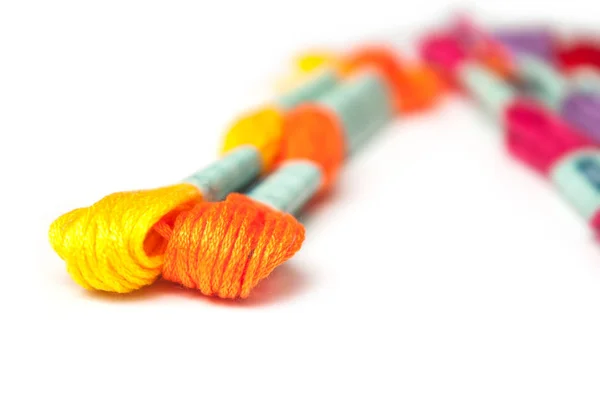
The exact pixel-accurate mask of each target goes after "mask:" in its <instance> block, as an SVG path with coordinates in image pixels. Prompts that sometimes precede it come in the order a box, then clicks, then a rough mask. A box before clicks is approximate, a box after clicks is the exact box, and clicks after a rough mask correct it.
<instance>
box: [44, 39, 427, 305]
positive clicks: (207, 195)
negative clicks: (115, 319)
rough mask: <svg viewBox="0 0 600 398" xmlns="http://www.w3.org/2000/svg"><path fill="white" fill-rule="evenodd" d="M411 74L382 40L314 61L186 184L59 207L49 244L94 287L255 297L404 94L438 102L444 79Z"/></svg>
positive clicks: (237, 128) (239, 126)
mask: <svg viewBox="0 0 600 398" xmlns="http://www.w3.org/2000/svg"><path fill="white" fill-rule="evenodd" d="M412 72H413V74H412V75H407V74H405V72H404V69H403V66H402V65H401V63H400V62H399V61H398V59H397V58H396V56H395V55H394V54H392V53H391V52H390V51H389V50H387V49H385V48H379V47H376V46H367V47H365V48H363V49H360V50H358V51H355V52H353V53H351V54H349V56H348V58H347V62H344V66H343V68H336V67H332V66H326V67H322V68H318V70H314V71H312V74H311V76H310V77H309V78H307V79H304V81H303V83H302V84H299V85H297V86H296V87H295V88H294V89H293V90H291V91H289V92H287V93H285V94H284V95H282V96H280V97H279V98H277V99H276V100H275V101H274V102H273V104H270V105H266V106H264V107H262V108H260V109H258V110H257V111H253V112H250V113H248V114H247V115H243V116H242V117H241V118H240V119H239V120H238V121H237V122H236V123H235V124H234V125H233V127H232V128H231V129H230V130H229V132H228V133H227V135H226V136H225V139H224V144H223V148H222V153H223V157H222V158H221V159H220V160H218V161H216V162H214V163H213V164H212V165H210V166H208V167H207V168H205V169H203V170H200V171H199V172H197V173H195V174H193V175H191V176H189V177H188V178H186V179H185V180H184V181H183V182H182V183H180V184H176V185H173V186H169V187H164V188H159V189H154V190H145V191H135V192H122V193H116V194H112V195H109V196H107V197H105V198H104V199H102V200H100V201H99V202H98V203H96V204H94V205H93V206H91V207H89V208H82V209H76V210H74V211H72V212H70V213H67V214H65V215H63V216H62V217H60V218H58V219H57V220H56V221H55V222H54V223H53V224H52V226H51V227H50V241H51V243H52V246H53V247H54V249H55V251H56V252H57V253H58V254H59V255H60V257H61V258H63V259H64V260H65V261H66V263H67V270H68V272H69V274H70V275H71V276H72V278H73V279H74V280H75V281H76V282H77V283H78V284H80V285H81V286H83V287H84V288H86V289H93V290H103V291H108V292H117V293H127V292H131V291H134V290H137V289H140V288H142V287H144V286H146V285H149V284H152V283H153V282H154V281H155V280H156V279H157V278H158V277H160V276H162V277H163V278H164V279H166V280H169V281H172V282H176V283H178V284H181V285H183V286H185V287H188V288H193V289H197V290H199V291H200V292H202V293H203V294H205V295H209V296H218V297H221V298H245V297H248V295H249V294H250V292H251V291H252V289H253V288H254V287H255V286H256V285H257V284H258V283H259V282H260V281H261V280H262V279H264V278H266V277H267V276H268V275H269V274H270V273H271V271H272V270H273V269H274V268H275V267H277V266H278V265H280V264H282V263H284V262H285V261H286V260H287V259H289V258H290V257H291V256H293V255H294V253H296V251H298V250H299V249H300V247H301V245H302V242H303V240H304V233H305V231H304V227H303V226H302V225H301V224H300V223H299V222H298V221H297V220H296V219H295V218H294V217H293V214H295V213H296V212H297V211H299V210H300V209H301V208H302V207H303V206H304V205H305V204H306V203H307V202H308V201H309V200H310V199H312V198H313V197H314V196H315V194H316V193H317V192H325V191H326V189H327V188H328V187H329V186H330V185H331V184H332V183H333V182H334V181H335V179H336V177H337V174H338V172H339V169H340V167H341V166H342V163H343V162H344V161H345V159H346V158H347V157H348V156H350V155H351V154H352V153H354V151H356V150H358V148H359V147H360V146H361V145H362V144H363V142H364V141H366V140H367V139H368V138H369V137H370V136H371V135H372V134H373V133H374V132H376V131H377V130H379V129H380V128H381V127H382V126H383V125H384V124H385V123H387V122H388V121H389V120H391V118H392V116H393V114H394V113H395V112H396V111H397V110H398V109H397V108H399V107H402V106H404V104H406V100H407V99H409V98H408V96H410V95H413V96H415V97H418V98H419V100H418V101H419V106H420V107H424V106H428V105H429V104H430V103H432V100H431V99H432V98H433V97H435V96H436V95H437V90H438V86H437V85H435V84H433V85H432V83H431V81H427V84H428V85H427V90H420V88H421V87H420V84H422V83H423V82H424V81H425V80H424V79H423V76H422V75H421V74H419V73H418V69H413V70H412ZM415 76H416V77H418V82H417V83H414V82H412V81H411V79H412V78H413V77H415ZM429 77H430V78H431V76H429ZM432 87H433V88H432ZM422 91H425V94H423V92H422ZM399 104H402V105H399ZM257 181H258V184H257V185H256V186H255V187H254V188H253V189H252V190H251V191H250V192H248V193H247V195H242V194H240V193H236V192H242V191H243V190H244V189H246V188H247V187H248V186H249V185H250V184H251V183H253V182H257Z"/></svg>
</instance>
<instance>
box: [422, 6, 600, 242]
mask: <svg viewBox="0 0 600 398" xmlns="http://www.w3.org/2000/svg"><path fill="white" fill-rule="evenodd" d="M419 47H420V50H421V53H422V57H423V58H424V59H427V60H428V62H430V64H431V65H436V67H437V68H438V69H439V71H440V73H444V75H446V76H447V77H448V78H449V79H450V80H451V81H452V82H453V83H454V84H455V85H456V86H457V87H459V88H461V89H463V90H464V92H465V93H467V94H468V95H469V96H470V97H472V98H473V99H474V100H475V101H476V102H477V103H478V105H480V107H481V109H482V110H484V111H485V113H486V114H487V115H488V116H491V118H490V119H491V121H492V122H493V123H494V124H496V125H497V127H499V128H498V131H499V132H500V133H501V137H502V139H503V141H504V144H505V145H506V148H507V150H508V152H509V153H510V154H511V155H512V156H513V157H514V158H516V159H517V160H518V161H520V162H522V163H524V164H525V165H527V166H529V167H530V168H532V169H534V170H535V171H537V172H538V173H540V174H542V175H543V176H545V177H547V178H548V179H549V180H550V181H551V182H552V184H553V185H554V187H555V188H556V189H557V191H558V192H559V194H561V196H563V198H564V199H566V201H567V202H568V203H569V204H570V205H571V206H572V207H573V208H574V209H575V210H577V212H578V213H579V214H580V215H581V216H583V218H584V219H585V220H586V221H587V222H588V223H589V224H590V226H591V227H592V228H593V229H594V230H595V232H596V233H598V232H600V149H599V147H598V146H599V145H598V144H599V143H600V141H599V140H598V139H599V138H600V137H599V136H598V134H597V131H596V130H594V129H593V128H592V129H589V128H586V127H588V126H589V123H577V122H581V121H583V120H588V121H589V120H594V119H595V120H598V116H599V114H600V106H594V103H593V102H591V103H588V104H587V105H589V107H582V109H580V111H579V112H574V113H572V112H571V111H573V110H571V111H570V110H569V109H567V111H568V112H561V110H560V109H559V108H560V106H557V104H558V103H560V102H565V100H564V99H565V98H567V100H566V102H568V98H569V97H571V96H572V95H574V96H576V97H577V96H579V95H581V94H579V93H578V92H577V91H579V90H580V88H579V87H576V86H573V87H568V85H565V84H563V83H564V81H563V79H562V77H561V76H560V73H559V72H556V71H554V70H553V66H552V65H550V64H549V63H546V61H544V60H541V59H540V58H539V57H531V55H530V54H527V55H524V54H523V53H522V52H515V51H510V50H507V49H506V46H504V45H503V44H502V43H500V42H499V41H498V40H497V39H495V38H494V37H493V36H492V35H491V34H490V33H489V32H487V31H486V30H485V29H483V28H482V27H481V26H478V25H477V24H476V23H475V21H474V20H472V19H471V18H468V17H462V18H457V19H456V20H454V21H453V23H451V24H450V25H449V26H447V27H446V28H444V29H440V30H438V31H437V32H430V33H429V34H428V35H427V36H426V37H425V38H424V39H423V40H422V42H421V43H420V46H419ZM530 80H533V81H534V83H537V84H539V85H540V87H541V88H543V87H546V89H541V90H536V89H534V90H528V89H525V90H521V89H519V88H521V87H523V86H524V87H527V83H530ZM540 87H538V88H540ZM556 88H568V90H563V89H560V90H556ZM571 91H572V92H571ZM557 94H559V95H557ZM590 95H591V96H594V95H596V96H597V95H598V94H590ZM596 98H597V97H596ZM548 99H550V100H549V101H548ZM582 111H583V112H582ZM573 116H575V117H573Z"/></svg>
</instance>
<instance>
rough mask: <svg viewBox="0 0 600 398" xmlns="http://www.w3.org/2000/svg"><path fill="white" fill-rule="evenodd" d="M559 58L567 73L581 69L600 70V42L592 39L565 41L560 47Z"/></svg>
mask: <svg viewBox="0 0 600 398" xmlns="http://www.w3.org/2000/svg"><path fill="white" fill-rule="evenodd" d="M557 58H558V63H559V65H560V67H561V68H562V69H563V70H564V71H566V72H572V71H573V70H575V69H578V68H581V67H590V68H595V69H600V40H599V39H598V38H591V37H590V38H574V39H571V40H568V41H567V40H564V41H562V42H561V43H560V44H559V46H558V51H557Z"/></svg>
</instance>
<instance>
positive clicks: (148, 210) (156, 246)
mask: <svg viewBox="0 0 600 398" xmlns="http://www.w3.org/2000/svg"><path fill="white" fill-rule="evenodd" d="M335 84H337V80H336V77H335V76H334V75H332V74H327V73H324V74H319V75H316V76H315V78H314V79H310V80H309V81H308V82H307V83H306V84H305V85H303V86H300V87H298V88H296V89H295V90H293V91H291V92H289V93H287V94H286V95H284V96H282V97H280V98H279V99H278V100H277V101H276V104H277V107H278V108H277V109H276V110H275V109H263V110H260V111H258V112H256V113H252V114H251V115H249V116H245V117H243V118H242V119H241V120H240V121H239V122H237V123H236V124H235V125H234V127H233V128H232V129H231V130H230V131H229V132H228V133H227V135H226V137H225V140H224V146H223V149H222V154H223V155H222V158H221V159H220V160H218V161H216V162H215V163H213V164H212V165H210V166H208V167H207V168H205V169H203V170H200V171H199V172H197V173H195V174H193V175H191V176H189V177H188V178H186V179H185V180H183V181H182V182H181V183H179V184H175V185H171V186H167V187H162V188H158V189H149V190H140V191H133V192H118V193H114V194H111V195H108V196H106V197H105V198H103V199H101V200H100V201H99V202H97V203H95V204H94V205H92V206H90V207H86V208H80V209H75V210H73V211H71V212H69V213H67V214H65V215H63V216H61V217H59V218H58V219H57V220H55V221H54V222H53V223H52V225H51V226H50V231H49V239H50V243H51V245H52V247H53V249H54V250H55V251H56V253H57V254H58V255H59V256H60V257H61V258H62V259H63V260H64V261H65V262H66V265H67V271H68V273H69V274H70V275H71V277H72V279H73V280H74V281H75V282H77V283H78V284H79V285H81V286H82V287H84V288H86V289H90V290H102V291H108V292H116V293H128V292H131V291H134V290H137V289H140V288H142V287H144V286H146V285H149V284H152V283H153V282H154V281H155V280H156V279H157V278H158V277H159V276H160V275H161V272H162V267H163V264H164V261H165V254H164V252H165V249H166V247H167V243H168V238H169V237H168V236H166V235H165V232H164V231H165V228H164V226H165V225H170V224H172V223H174V222H175V220H176V219H177V218H178V216H180V215H181V213H185V212H187V211H191V210H192V209H194V208H195V207H196V206H198V205H202V204H203V203H205V202H209V201H211V202H212V201H218V200H222V199H223V198H225V196H226V195H227V194H228V193H231V192H236V191H240V190H242V189H244V188H245V187H247V186H248V185H249V184H250V183H251V182H253V181H254V180H255V179H257V178H258V177H259V175H260V174H261V173H266V172H268V171H269V170H271V169H272V167H273V166H274V162H275V160H276V157H277V154H278V153H277V152H278V149H279V144H280V139H281V118H282V117H283V115H284V111H285V110H289V109H292V108H293V107H294V106H295V105H298V104H300V103H302V102H303V101H307V100H310V99H313V98H316V97H318V96H319V95H321V94H322V93H323V92H325V91H327V90H328V89H330V88H332V87H333V86H334V85H335ZM159 222H160V225H162V226H163V228H162V229H160V228H159V229H157V228H155V226H156V225H157V224H159ZM203 243H204V244H207V245H208V244H213V243H212V242H203Z"/></svg>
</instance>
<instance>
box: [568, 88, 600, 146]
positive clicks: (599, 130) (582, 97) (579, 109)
mask: <svg viewBox="0 0 600 398" xmlns="http://www.w3.org/2000/svg"><path fill="white" fill-rule="evenodd" d="M561 115H562V116H563V118H565V120H566V121H567V122H568V123H570V124H571V125H572V126H573V127H575V128H577V129H578V130H579V131H580V132H581V134H585V135H586V136H588V137H589V138H591V139H592V140H594V141H595V142H596V143H598V144H600V96H598V95H597V94H595V93H586V92H581V91H578V92H572V93H570V94H569V95H567V97H566V98H565V99H564V100H563V102H562V106H561Z"/></svg>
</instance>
